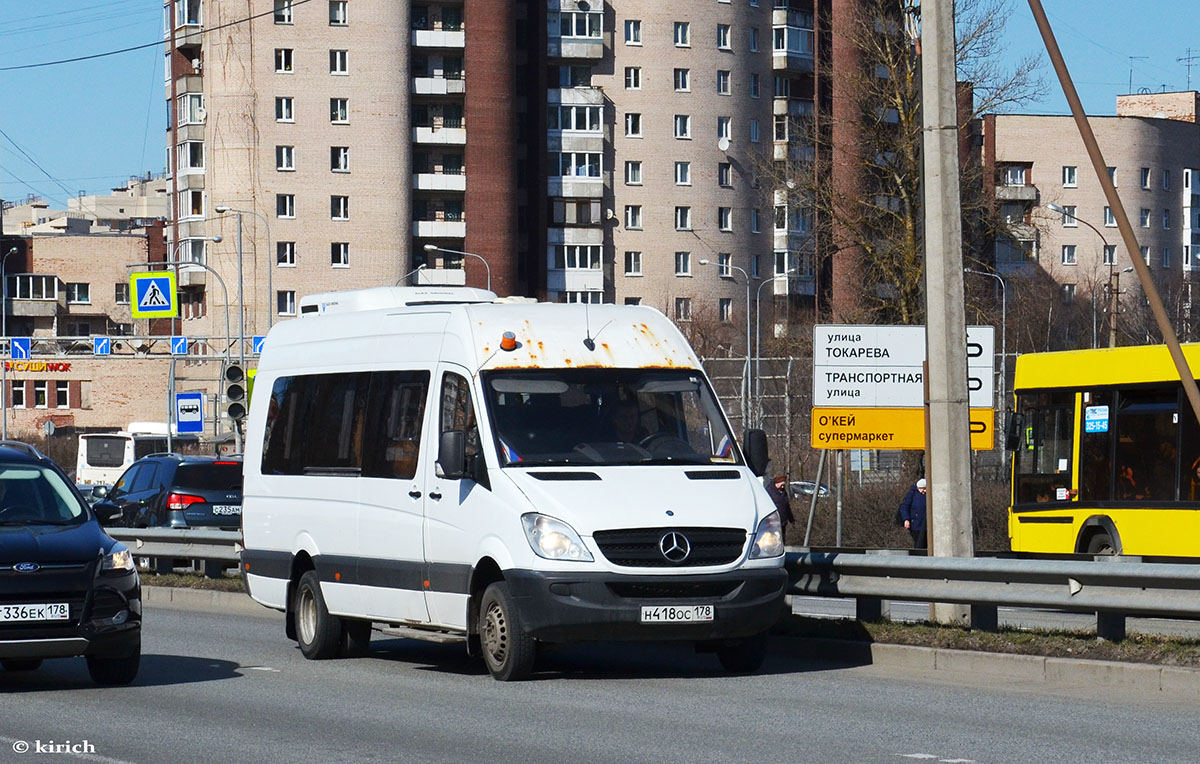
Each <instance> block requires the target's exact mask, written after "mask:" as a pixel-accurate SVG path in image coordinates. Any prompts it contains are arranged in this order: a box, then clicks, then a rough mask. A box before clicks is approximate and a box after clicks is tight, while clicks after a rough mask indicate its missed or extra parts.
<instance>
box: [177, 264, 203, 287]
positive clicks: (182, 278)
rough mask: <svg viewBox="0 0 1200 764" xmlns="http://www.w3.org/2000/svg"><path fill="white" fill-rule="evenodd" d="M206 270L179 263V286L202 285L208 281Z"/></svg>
mask: <svg viewBox="0 0 1200 764" xmlns="http://www.w3.org/2000/svg"><path fill="white" fill-rule="evenodd" d="M207 277H208V271H206V270H204V269H203V268H197V267H195V266H187V265H181V266H180V267H179V286H181V287H186V286H201V287H202V286H204V285H205V284H206V283H207V281H208V278H207Z"/></svg>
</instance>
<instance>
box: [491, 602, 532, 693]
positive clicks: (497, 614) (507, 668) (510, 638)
mask: <svg viewBox="0 0 1200 764" xmlns="http://www.w3.org/2000/svg"><path fill="white" fill-rule="evenodd" d="M479 613H480V615H479V641H480V643H481V647H482V648H483V660H484V663H486V664H487V667H488V671H490V672H491V674H492V677H493V678H494V679H497V680H499V681H501V682H511V681H514V680H517V679H524V678H525V677H527V676H529V674H530V673H531V672H532V671H533V663H534V659H535V658H536V657H537V642H536V640H534V638H533V637H531V636H529V634H528V633H527V632H526V631H525V628H524V626H523V625H522V624H521V616H520V615H519V614H518V613H517V608H516V606H515V604H514V603H513V599H512V595H511V594H509V592H508V584H507V583H505V582H503V581H497V582H496V583H494V584H492V585H490V586H489V587H488V588H487V589H486V590H485V591H484V592H483V600H482V601H481V602H480V604H479Z"/></svg>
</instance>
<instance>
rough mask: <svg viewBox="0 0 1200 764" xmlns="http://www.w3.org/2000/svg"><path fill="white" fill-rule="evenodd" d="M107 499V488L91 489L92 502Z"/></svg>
mask: <svg viewBox="0 0 1200 764" xmlns="http://www.w3.org/2000/svg"><path fill="white" fill-rule="evenodd" d="M107 497H108V486H106V485H98V486H95V487H93V488H92V499H93V500H94V501H100V500H101V499H104V498H107Z"/></svg>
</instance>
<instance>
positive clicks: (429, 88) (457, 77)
mask: <svg viewBox="0 0 1200 764" xmlns="http://www.w3.org/2000/svg"><path fill="white" fill-rule="evenodd" d="M466 92H467V81H466V80H465V79H464V78H463V74H462V72H447V73H446V74H444V75H442V76H433V77H426V76H421V75H418V76H416V77H413V95H432V96H439V95H462V94H463V93H466Z"/></svg>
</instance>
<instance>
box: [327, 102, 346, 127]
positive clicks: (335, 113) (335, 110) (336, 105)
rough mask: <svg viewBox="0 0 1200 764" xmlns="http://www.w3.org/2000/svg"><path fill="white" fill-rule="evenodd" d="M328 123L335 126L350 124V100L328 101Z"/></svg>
mask: <svg viewBox="0 0 1200 764" xmlns="http://www.w3.org/2000/svg"><path fill="white" fill-rule="evenodd" d="M329 121H330V122H332V123H333V124H335V125H345V124H349V122H350V99H349V98H330V99H329Z"/></svg>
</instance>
